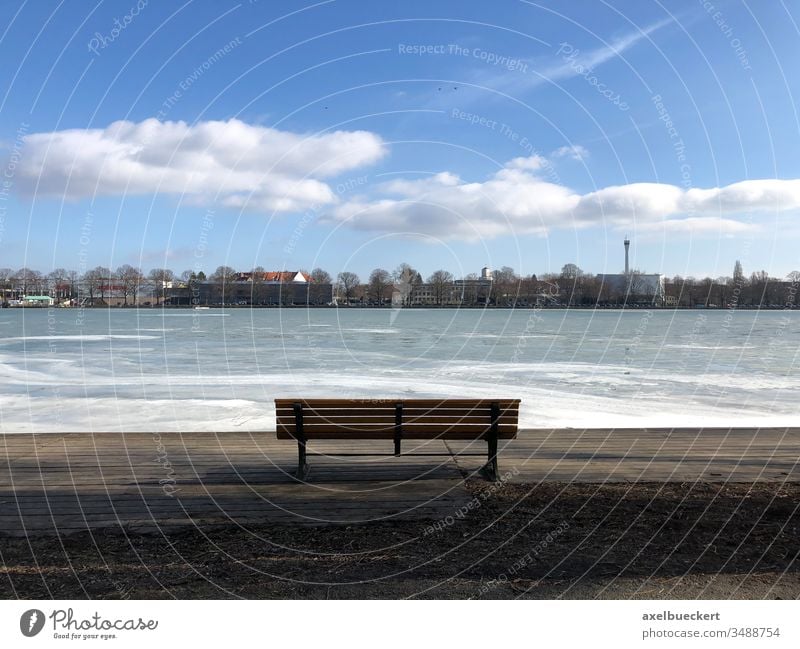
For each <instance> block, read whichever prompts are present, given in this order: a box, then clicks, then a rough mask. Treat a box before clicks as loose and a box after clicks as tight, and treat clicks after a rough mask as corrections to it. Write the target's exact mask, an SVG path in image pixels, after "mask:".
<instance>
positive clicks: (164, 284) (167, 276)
mask: <svg viewBox="0 0 800 649" xmlns="http://www.w3.org/2000/svg"><path fill="white" fill-rule="evenodd" d="M147 279H148V280H150V283H151V284H152V286H153V291H154V292H155V294H156V306H159V304H160V303H161V302H160V300H161V299H163V300H166V299H167V289H168V288H169V286H170V284H171V283H172V282H173V281H175V273H173V272H172V271H171V270H170V269H169V268H153V269H152V270H151V271H150V272H149V273H148V274H147Z"/></svg>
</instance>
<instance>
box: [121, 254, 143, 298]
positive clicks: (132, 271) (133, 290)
mask: <svg viewBox="0 0 800 649" xmlns="http://www.w3.org/2000/svg"><path fill="white" fill-rule="evenodd" d="M116 275H117V279H118V280H119V285H120V290H121V291H122V297H123V302H124V304H125V305H126V306H127V304H128V296H129V295H130V296H131V298H132V300H133V303H134V304H136V296H137V295H138V293H139V287H140V286H141V285H142V281H143V279H144V276H143V275H142V271H141V270H139V269H138V268H134V267H133V266H131V265H130V264H123V265H122V266H120V267H119V268H117V271H116Z"/></svg>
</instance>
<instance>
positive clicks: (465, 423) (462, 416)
mask: <svg viewBox="0 0 800 649" xmlns="http://www.w3.org/2000/svg"><path fill="white" fill-rule="evenodd" d="M298 406H299V407H298ZM275 410H276V413H277V434H278V439H297V438H298V437H300V435H298V429H297V423H298V411H299V412H300V413H301V417H302V427H303V431H302V437H303V438H305V439H392V438H395V439H396V438H397V433H398V426H399V427H400V429H401V431H402V437H403V438H404V439H471V440H474V439H480V438H482V437H484V436H485V435H486V434H487V433H488V431H489V430H490V427H491V425H492V421H493V419H495V418H496V420H497V436H498V438H499V439H513V438H514V437H516V435H517V423H518V420H519V399H398V400H393V399H386V400H370V399H275Z"/></svg>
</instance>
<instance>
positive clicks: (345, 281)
mask: <svg viewBox="0 0 800 649" xmlns="http://www.w3.org/2000/svg"><path fill="white" fill-rule="evenodd" d="M336 283H337V284H338V286H339V291H340V293H342V294H343V295H344V301H345V304H349V303H350V299H351V298H352V297H353V295H354V294H355V291H356V288H357V287H358V285H359V284H360V283H361V280H360V279H359V277H358V275H356V274H355V273H351V272H349V271H345V272H343V273H339V275H338V276H337V278H336Z"/></svg>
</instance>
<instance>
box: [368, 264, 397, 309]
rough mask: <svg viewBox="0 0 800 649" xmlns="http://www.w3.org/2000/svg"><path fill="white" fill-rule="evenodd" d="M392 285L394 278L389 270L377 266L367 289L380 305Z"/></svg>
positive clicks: (371, 274) (370, 277) (371, 297)
mask: <svg viewBox="0 0 800 649" xmlns="http://www.w3.org/2000/svg"><path fill="white" fill-rule="evenodd" d="M391 285H392V278H391V275H389V271H387V270H384V269H383V268H376V269H375V270H373V271H372V272H371V273H370V275H369V286H368V289H367V292H368V295H369V298H370V299H371V300H374V301H375V302H376V303H377V304H378V306H380V305H382V304H383V301H384V300H385V299H386V297H387V291H388V290H389V288H390V287H391Z"/></svg>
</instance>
